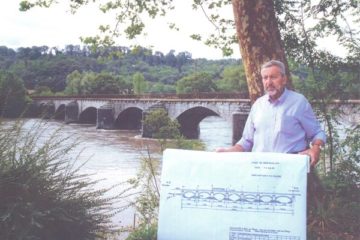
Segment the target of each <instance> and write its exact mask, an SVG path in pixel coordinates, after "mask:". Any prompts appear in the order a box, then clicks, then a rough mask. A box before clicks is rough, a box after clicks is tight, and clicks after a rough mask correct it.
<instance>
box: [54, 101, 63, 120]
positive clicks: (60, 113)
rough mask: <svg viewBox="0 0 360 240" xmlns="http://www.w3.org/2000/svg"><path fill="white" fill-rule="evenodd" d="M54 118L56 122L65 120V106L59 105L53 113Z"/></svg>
mask: <svg viewBox="0 0 360 240" xmlns="http://www.w3.org/2000/svg"><path fill="white" fill-rule="evenodd" d="M54 118H55V119H56V120H63V121H64V120H65V104H61V105H60V106H58V108H57V109H56V111H55V114H54Z"/></svg>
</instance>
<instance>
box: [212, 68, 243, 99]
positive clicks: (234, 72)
mask: <svg viewBox="0 0 360 240" xmlns="http://www.w3.org/2000/svg"><path fill="white" fill-rule="evenodd" d="M216 85H217V86H218V88H219V90H220V91H224V92H234V91H235V92H243V93H248V92H247V86H246V77H245V72H244V67H243V66H229V67H225V69H224V71H223V73H222V79H220V80H219V81H217V82H216Z"/></svg>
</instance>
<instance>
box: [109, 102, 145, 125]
mask: <svg viewBox="0 0 360 240" xmlns="http://www.w3.org/2000/svg"><path fill="white" fill-rule="evenodd" d="M142 115H143V110H142V109H141V108H138V107H129V108H126V109H125V110H123V111H121V112H120V114H119V115H118V116H117V118H116V120H115V123H114V127H115V128H116V129H127V130H139V129H141V125H142V123H141V121H142Z"/></svg>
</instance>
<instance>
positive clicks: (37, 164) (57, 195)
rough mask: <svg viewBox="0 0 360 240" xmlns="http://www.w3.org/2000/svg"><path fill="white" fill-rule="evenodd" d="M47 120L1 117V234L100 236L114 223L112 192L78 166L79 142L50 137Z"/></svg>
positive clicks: (12, 236)
mask: <svg viewBox="0 0 360 240" xmlns="http://www.w3.org/2000/svg"><path fill="white" fill-rule="evenodd" d="M44 127H46V126H44V125H42V126H34V127H32V128H31V129H30V130H24V128H23V125H22V123H19V122H17V123H15V124H13V123H9V122H7V123H1V122H0V196H1V197H0V239H8V240H11V239H40V240H41V239H44V240H45V239H46V240H47V239H53V240H57V239H59V240H60V239H61V240H63V239H68V240H71V239H74V240H75V239H76V240H79V239H98V238H103V237H104V236H105V235H109V234H111V233H112V232H113V230H115V229H114V228H113V227H112V226H111V216H112V214H114V211H115V210H114V209H112V207H111V203H112V198H104V197H103V193H105V192H106V191H107V190H104V189H103V190H94V189H93V187H94V185H95V184H96V181H91V180H89V176H87V175H81V174H79V173H78V168H77V169H74V168H73V167H72V164H73V163H74V160H73V159H70V157H69V156H71V155H69V154H68V153H69V152H70V151H71V150H73V147H74V146H75V145H74V144H66V143H65V142H66V141H68V139H64V138H58V137H57V132H55V133H53V135H52V136H51V137H50V138H49V139H46V140H45V141H44V136H43V135H42V129H44Z"/></svg>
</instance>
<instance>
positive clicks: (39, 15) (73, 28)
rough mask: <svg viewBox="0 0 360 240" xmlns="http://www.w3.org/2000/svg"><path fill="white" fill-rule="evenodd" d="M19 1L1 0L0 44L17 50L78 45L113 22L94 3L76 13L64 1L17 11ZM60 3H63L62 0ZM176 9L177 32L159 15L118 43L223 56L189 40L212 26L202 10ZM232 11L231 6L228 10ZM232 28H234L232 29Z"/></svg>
mask: <svg viewBox="0 0 360 240" xmlns="http://www.w3.org/2000/svg"><path fill="white" fill-rule="evenodd" d="M19 2H20V0H0V3H1V5H0V26H1V28H0V29H1V30H0V45H3V46H7V47H9V48H13V49H16V48H18V47H31V46H41V45H47V46H49V47H54V46H56V47H60V48H63V47H64V46H65V45H67V44H73V45H77V44H81V42H80V39H79V38H80V36H83V37H84V36H94V35H95V34H96V33H97V27H98V26H99V24H104V23H114V19H113V18H112V17H111V16H109V14H108V15H105V14H102V13H101V12H100V11H98V10H97V7H96V6H95V5H91V6H90V7H86V8H85V9H81V10H80V11H79V12H78V13H76V14H75V15H72V14H70V13H69V11H68V10H69V8H68V6H67V5H66V4H61V5H57V6H54V7H52V8H50V9H40V8H34V9H32V10H30V11H28V12H20V11H19V10H18V9H19ZM59 2H63V3H64V2H66V0H62V1H59ZM176 2H177V3H176V4H177V5H176V7H177V11H176V12H173V13H172V14H171V15H170V16H169V18H171V20H173V21H175V22H177V23H178V24H179V26H180V27H181V30H180V32H176V31H172V30H170V29H168V27H167V24H166V23H167V22H168V21H167V20H166V19H163V18H160V19H156V20H155V21H153V22H151V23H150V24H148V26H147V32H148V34H147V36H146V37H140V38H138V39H136V40H135V41H132V42H129V41H128V40H126V39H120V40H118V41H117V42H116V44H117V45H119V46H130V45H131V44H137V45H141V46H143V47H151V46H153V50H154V51H161V52H163V53H164V54H166V53H168V52H169V51H170V50H172V49H173V50H175V51H176V53H179V52H183V51H188V52H190V53H192V57H193V58H202V57H203V58H208V59H219V58H222V57H223V56H222V52H221V51H220V50H218V49H214V48H210V47H207V46H205V45H204V44H202V43H200V42H197V41H194V40H192V39H190V37H189V35H190V34H192V33H194V32H197V33H209V32H213V31H214V27H213V26H212V25H211V24H210V23H209V22H208V21H207V20H206V18H205V16H204V15H203V14H202V13H201V12H194V11H193V10H192V9H191V4H190V3H189V2H188V1H184V0H176ZM228 12H229V14H232V11H231V9H230V8H229V10H228ZM234 31H235V30H234ZM234 52H235V53H234V55H233V56H232V57H233V58H240V53H239V49H238V46H234Z"/></svg>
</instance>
